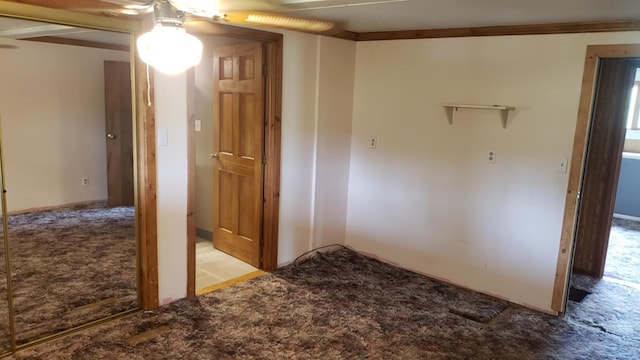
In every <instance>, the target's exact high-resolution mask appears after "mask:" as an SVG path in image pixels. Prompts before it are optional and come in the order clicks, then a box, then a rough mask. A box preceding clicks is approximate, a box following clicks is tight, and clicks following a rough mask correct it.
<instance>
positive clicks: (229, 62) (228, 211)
mask: <svg viewBox="0 0 640 360" xmlns="http://www.w3.org/2000/svg"><path fill="white" fill-rule="evenodd" d="M213 53H214V58H213V76H214V92H213V97H214V99H213V107H214V108H213V113H214V119H213V122H214V126H213V142H214V145H213V146H214V153H213V161H214V162H215V163H214V166H213V169H214V170H213V171H214V177H213V196H214V199H213V245H214V247H215V248H216V249H219V250H221V251H224V252H226V253H228V254H230V255H232V256H234V257H236V258H238V259H240V260H243V261H245V262H247V263H249V264H251V265H253V266H255V267H260V248H261V246H260V245H261V244H260V241H261V227H262V224H261V219H262V182H263V177H262V174H263V164H262V159H263V143H264V140H263V128H264V125H263V124H264V89H263V86H264V85H263V84H264V82H263V67H262V44H260V43H249V44H243V45H230V46H221V47H215V48H214V52H213Z"/></svg>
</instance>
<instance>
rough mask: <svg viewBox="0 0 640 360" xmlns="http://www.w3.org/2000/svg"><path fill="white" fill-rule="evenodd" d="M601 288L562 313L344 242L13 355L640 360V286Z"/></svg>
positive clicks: (596, 286) (599, 284) (608, 285)
mask: <svg viewBox="0 0 640 360" xmlns="http://www.w3.org/2000/svg"><path fill="white" fill-rule="evenodd" d="M585 284H586V283H584V284H582V285H585ZM589 284H591V285H589V286H590V290H591V291H592V292H593V293H592V294H590V295H588V296H587V297H586V298H585V300H583V302H582V303H573V302H572V303H571V304H570V306H569V310H570V311H569V314H568V315H567V316H566V317H565V318H564V319H559V318H556V317H554V316H549V315H544V314H541V313H537V312H534V311H531V310H528V309H524V308H521V307H517V306H512V305H509V304H508V303H506V302H504V301H501V300H496V299H493V298H490V297H488V296H483V295H479V294H477V293H473V292H470V291H465V290H462V289H459V288H456V287H453V286H449V285H446V284H442V283H439V282H437V281H433V280H430V279H428V278H426V277H424V276H421V275H418V274H415V273H411V272H409V271H406V270H402V269H399V268H396V267H393V266H390V265H388V264H385V263H381V262H379V261H376V260H373V259H370V258H367V257H364V256H362V255H359V254H357V253H354V252H352V251H349V250H344V249H341V250H337V251H333V252H330V253H325V254H323V255H315V256H310V257H308V258H307V259H306V260H304V261H303V262H301V263H299V264H298V265H297V266H289V267H286V268H283V269H279V270H277V271H275V272H273V273H271V274H268V275H265V276H262V277H258V278H255V279H252V280H250V281H247V282H244V283H239V284H236V285H233V286H231V287H227V288H224V289H221V290H218V291H216V292H213V293H209V294H205V295H202V296H199V297H196V298H192V299H183V300H180V301H177V302H175V303H172V304H170V305H168V306H164V307H162V308H160V309H159V310H158V311H157V312H155V313H137V314H135V315H132V316H129V317H126V318H123V319H120V320H117V321H114V322H111V323H109V324H105V325H102V326H100V327H98V328H95V329H92V330H89V331H85V332H82V333H78V334H75V335H72V336H69V337H66V338H63V339H59V340H56V341H53V342H50V343H47V344H43V345H39V346H37V347H34V348H30V349H27V350H25V351H22V352H19V353H17V354H15V355H13V356H12V357H10V359H637V358H638V354H640V338H639V337H640V335H639V334H640V312H639V311H640V310H639V309H638V307H637V306H635V305H636V304H635V303H634V302H635V301H637V300H636V299H638V298H640V290H638V289H634V288H627V287H623V286H620V285H618V284H615V283H610V282H602V281H601V282H595V281H592V282H591V283H589ZM585 304H586V305H587V306H584V305H585Z"/></svg>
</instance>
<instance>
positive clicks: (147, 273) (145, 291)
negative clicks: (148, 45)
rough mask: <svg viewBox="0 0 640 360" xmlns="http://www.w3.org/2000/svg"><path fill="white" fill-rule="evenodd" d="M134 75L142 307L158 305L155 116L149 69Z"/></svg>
mask: <svg viewBox="0 0 640 360" xmlns="http://www.w3.org/2000/svg"><path fill="white" fill-rule="evenodd" d="M132 48H134V47H132ZM131 53H132V58H133V60H134V61H135V63H134V64H135V70H142V69H146V65H145V64H144V63H142V61H140V60H139V59H138V58H137V56H135V51H132V52H131ZM135 78H136V82H135V83H136V85H135V91H136V96H135V99H136V102H135V103H136V105H137V106H136V110H135V111H136V113H137V116H136V130H137V131H136V138H137V149H136V151H137V155H138V156H137V159H138V160H137V166H136V169H137V174H136V177H137V180H138V187H137V189H136V190H137V192H138V193H137V194H136V199H137V207H138V233H139V239H140V250H139V251H140V253H139V261H140V292H141V294H140V306H141V307H142V309H144V310H155V309H157V308H158V306H159V300H158V219H157V216H158V209H157V204H156V197H157V190H156V189H157V171H156V136H155V133H156V118H155V104H154V103H152V102H150V101H148V99H153V98H154V90H153V89H154V88H153V86H154V81H153V72H152V71H149V72H147V71H136V75H135Z"/></svg>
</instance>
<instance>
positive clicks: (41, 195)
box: [0, 39, 129, 211]
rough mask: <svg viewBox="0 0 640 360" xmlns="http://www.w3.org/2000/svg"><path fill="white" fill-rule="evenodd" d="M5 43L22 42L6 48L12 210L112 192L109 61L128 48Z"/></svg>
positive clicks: (2, 106)
mask: <svg viewBox="0 0 640 360" xmlns="http://www.w3.org/2000/svg"><path fill="white" fill-rule="evenodd" d="M6 43H12V44H15V45H16V46H17V47H18V48H17V49H0V118H1V119H2V124H1V125H2V147H3V151H4V154H3V155H4V161H5V174H6V177H5V178H6V187H7V189H8V192H7V205H8V210H9V211H15V210H22V209H29V208H36V207H46V206H55V205H61V204H68V203H74V202H82V201H90V200H101V199H106V197H107V189H106V143H105V123H104V75H103V74H104V72H103V62H104V60H122V61H128V60H129V53H128V52H121V51H112V50H100V49H91V48H85V47H78V46H68V45H55V44H47V43H38V42H30V41H15V40H9V39H3V44H6ZM82 177H88V178H89V181H90V185H89V186H87V187H83V186H81V178H82Z"/></svg>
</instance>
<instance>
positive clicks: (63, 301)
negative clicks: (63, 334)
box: [0, 202, 137, 344]
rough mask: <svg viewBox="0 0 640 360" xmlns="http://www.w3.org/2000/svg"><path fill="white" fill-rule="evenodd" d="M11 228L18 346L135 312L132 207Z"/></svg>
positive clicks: (44, 217)
mask: <svg viewBox="0 0 640 360" xmlns="http://www.w3.org/2000/svg"><path fill="white" fill-rule="evenodd" d="M8 222H9V244H10V252H11V262H12V276H13V291H14V299H13V301H14V308H15V323H16V340H17V341H16V342H17V343H18V344H23V343H26V342H29V341H31V340H34V339H38V338H40V337H43V336H46V335H49V334H53V333H56V332H59V331H61V330H65V329H69V328H71V327H75V326H78V325H82V324H85V323H87V322H90V321H93V320H96V319H100V318H103V317H106V316H109V315H112V314H117V313H120V312H122V311H125V310H128V309H132V308H136V307H137V291H136V270H135V269H136V241H135V229H134V226H135V218H134V210H133V208H132V207H113V208H109V207H107V206H106V204H105V203H104V202H99V203H91V204H83V205H76V206H71V207H64V208H58V209H55V210H47V211H36V212H30V213H25V214H19V215H10V216H9V221H8ZM3 281H4V280H3ZM0 287H1V285H0ZM0 291H1V290H0ZM6 326H7V324H5V321H2V322H0V333H2V332H3V329H2V327H5V329H6Z"/></svg>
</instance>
